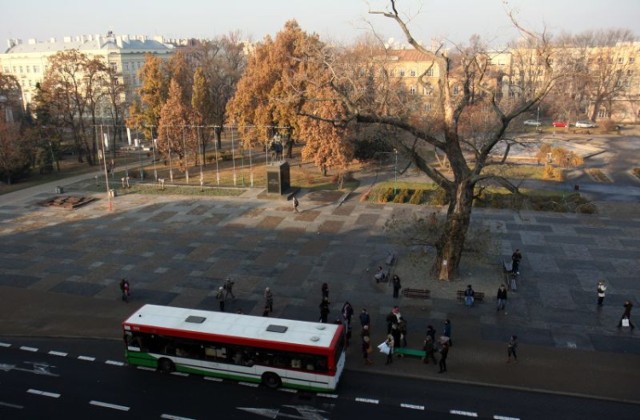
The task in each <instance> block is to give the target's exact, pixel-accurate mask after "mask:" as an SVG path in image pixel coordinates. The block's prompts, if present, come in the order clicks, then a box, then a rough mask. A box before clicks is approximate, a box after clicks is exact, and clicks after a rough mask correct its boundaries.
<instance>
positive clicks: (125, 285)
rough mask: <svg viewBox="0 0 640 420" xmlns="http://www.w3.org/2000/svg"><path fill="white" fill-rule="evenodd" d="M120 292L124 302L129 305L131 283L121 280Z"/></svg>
mask: <svg viewBox="0 0 640 420" xmlns="http://www.w3.org/2000/svg"><path fill="white" fill-rule="evenodd" d="M120 292H121V294H122V301H123V302H127V303H129V282H128V281H127V280H125V279H122V280H120Z"/></svg>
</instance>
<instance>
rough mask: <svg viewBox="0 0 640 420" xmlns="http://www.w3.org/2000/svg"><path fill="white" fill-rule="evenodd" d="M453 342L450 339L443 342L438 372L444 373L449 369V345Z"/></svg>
mask: <svg viewBox="0 0 640 420" xmlns="http://www.w3.org/2000/svg"><path fill="white" fill-rule="evenodd" d="M450 346H451V343H450V342H449V340H444V341H443V342H442V347H441V348H440V362H438V366H439V367H440V370H439V371H438V373H444V372H446V371H447V356H449V347H450Z"/></svg>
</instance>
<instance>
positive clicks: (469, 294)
mask: <svg viewBox="0 0 640 420" xmlns="http://www.w3.org/2000/svg"><path fill="white" fill-rule="evenodd" d="M475 294H476V292H475V291H474V290H473V287H471V285H470V284H468V285H467V290H465V291H464V304H465V305H466V306H468V307H472V306H473V301H474V300H475Z"/></svg>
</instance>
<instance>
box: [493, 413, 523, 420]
mask: <svg viewBox="0 0 640 420" xmlns="http://www.w3.org/2000/svg"><path fill="white" fill-rule="evenodd" d="M493 418H494V420H520V417H509V416H499V415H497V414H495V415H494V416H493Z"/></svg>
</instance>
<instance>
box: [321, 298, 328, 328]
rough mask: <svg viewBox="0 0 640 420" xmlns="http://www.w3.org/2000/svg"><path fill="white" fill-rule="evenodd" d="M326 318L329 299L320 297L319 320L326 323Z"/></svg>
mask: <svg viewBox="0 0 640 420" xmlns="http://www.w3.org/2000/svg"><path fill="white" fill-rule="evenodd" d="M328 318H329V299H327V298H322V302H320V322H322V323H323V324H326V323H327V319H328Z"/></svg>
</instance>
